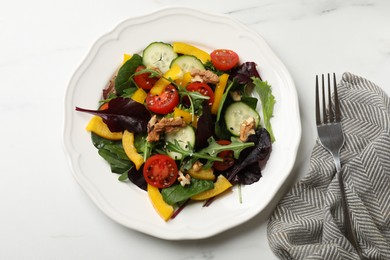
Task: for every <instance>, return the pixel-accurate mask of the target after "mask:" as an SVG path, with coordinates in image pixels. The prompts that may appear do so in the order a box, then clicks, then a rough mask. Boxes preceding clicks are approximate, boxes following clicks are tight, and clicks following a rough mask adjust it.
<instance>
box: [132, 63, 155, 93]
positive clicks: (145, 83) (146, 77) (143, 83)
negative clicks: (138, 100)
mask: <svg viewBox="0 0 390 260" xmlns="http://www.w3.org/2000/svg"><path fill="white" fill-rule="evenodd" d="M144 69H146V67H145V66H143V65H140V66H138V67H137V69H136V70H135V72H139V71H141V70H144ZM157 80H158V78H156V77H152V78H151V77H150V73H142V74H137V75H135V76H134V81H135V83H136V84H137V86H138V87H140V88H143V89H145V90H149V89H151V88H152V87H153V86H154V84H156V81H157Z"/></svg>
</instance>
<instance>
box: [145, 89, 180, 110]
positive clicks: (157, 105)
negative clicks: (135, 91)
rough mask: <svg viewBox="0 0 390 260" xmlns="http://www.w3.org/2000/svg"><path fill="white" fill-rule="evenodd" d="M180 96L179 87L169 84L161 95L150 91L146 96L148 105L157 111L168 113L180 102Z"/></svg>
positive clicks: (150, 108)
mask: <svg viewBox="0 0 390 260" xmlns="http://www.w3.org/2000/svg"><path fill="white" fill-rule="evenodd" d="M179 101H180V98H179V93H178V92H177V89H176V88H175V87H174V86H173V85H168V86H167V87H166V88H165V90H164V91H163V92H162V93H161V94H160V95H152V94H151V93H150V92H149V93H148V95H147V96H146V101H145V102H146V107H147V108H148V109H149V110H150V111H152V112H154V113H156V114H162V115H166V114H168V113H171V112H172V111H173V109H174V108H175V107H176V106H177V105H178V104H179Z"/></svg>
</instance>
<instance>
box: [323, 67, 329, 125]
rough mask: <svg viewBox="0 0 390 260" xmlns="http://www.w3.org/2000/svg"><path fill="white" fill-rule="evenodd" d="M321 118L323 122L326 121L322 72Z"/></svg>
mask: <svg viewBox="0 0 390 260" xmlns="http://www.w3.org/2000/svg"><path fill="white" fill-rule="evenodd" d="M322 120H323V122H324V124H326V123H328V117H327V115H326V103H325V83H324V74H322Z"/></svg>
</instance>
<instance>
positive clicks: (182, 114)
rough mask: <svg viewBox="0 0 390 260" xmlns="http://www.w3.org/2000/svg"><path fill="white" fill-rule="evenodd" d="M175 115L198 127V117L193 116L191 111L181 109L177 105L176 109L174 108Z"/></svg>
mask: <svg viewBox="0 0 390 260" xmlns="http://www.w3.org/2000/svg"><path fill="white" fill-rule="evenodd" d="M173 117H180V118H182V119H183V120H184V121H185V122H186V123H187V124H189V125H192V126H193V127H196V126H197V124H198V117H197V116H196V115H195V116H192V114H191V113H190V112H188V111H185V110H183V109H180V108H178V107H175V109H174V110H173Z"/></svg>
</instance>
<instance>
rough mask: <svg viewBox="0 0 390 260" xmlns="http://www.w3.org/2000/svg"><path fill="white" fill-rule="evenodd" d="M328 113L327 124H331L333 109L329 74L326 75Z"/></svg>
mask: <svg viewBox="0 0 390 260" xmlns="http://www.w3.org/2000/svg"><path fill="white" fill-rule="evenodd" d="M328 111H329V122H330V123H331V122H333V121H334V120H335V118H334V117H333V108H332V91H331V89H330V74H329V73H328Z"/></svg>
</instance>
